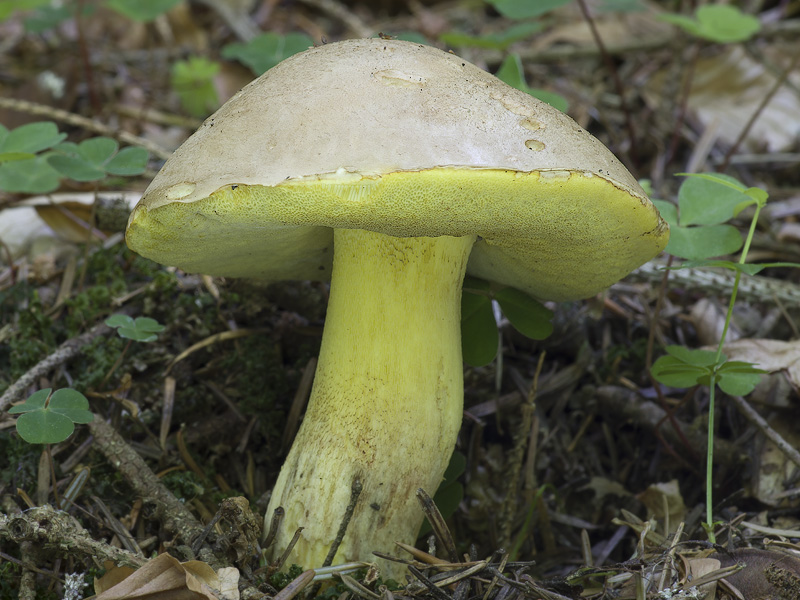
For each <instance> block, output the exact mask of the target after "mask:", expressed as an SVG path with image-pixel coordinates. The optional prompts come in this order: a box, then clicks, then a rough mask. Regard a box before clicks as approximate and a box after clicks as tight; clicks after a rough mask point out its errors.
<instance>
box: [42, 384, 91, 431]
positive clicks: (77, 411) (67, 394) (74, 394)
mask: <svg viewBox="0 0 800 600" xmlns="http://www.w3.org/2000/svg"><path fill="white" fill-rule="evenodd" d="M49 409H50V410H52V411H53V412H55V413H58V414H60V415H63V416H65V417H67V418H68V419H69V420H70V421H72V422H73V423H91V422H92V420H93V419H94V415H93V414H92V413H91V411H90V410H89V401H88V400H87V399H86V396H84V395H83V394H81V393H80V392H78V391H76V390H73V389H70V388H63V389H60V390H56V391H55V392H53V395H52V396H50V404H49Z"/></svg>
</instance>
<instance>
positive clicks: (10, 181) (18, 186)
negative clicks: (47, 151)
mask: <svg viewBox="0 0 800 600" xmlns="http://www.w3.org/2000/svg"><path fill="white" fill-rule="evenodd" d="M60 179H61V175H60V174H59V172H58V171H56V170H55V169H53V167H51V166H50V165H49V164H48V162H47V159H46V157H45V156H43V155H40V156H36V157H35V158H29V159H26V160H18V161H14V162H7V163H3V164H1V165H0V190H3V191H5V192H16V193H22V194H46V193H48V192H52V191H53V190H55V189H58V185H59V181H60Z"/></svg>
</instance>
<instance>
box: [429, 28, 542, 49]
mask: <svg viewBox="0 0 800 600" xmlns="http://www.w3.org/2000/svg"><path fill="white" fill-rule="evenodd" d="M543 27H544V25H543V24H542V23H540V22H539V21H528V22H525V23H515V24H514V25H512V26H511V27H508V28H506V29H504V30H503V31H500V32H496V33H488V34H484V35H470V34H468V33H461V32H458V31H451V32H448V33H443V34H442V35H440V36H439V39H440V40H441V41H443V42H444V43H445V44H447V45H449V46H456V47H463V46H472V47H475V48H486V49H489V50H500V51H504V50H505V49H506V48H508V47H509V46H510V45H511V44H513V43H514V42H518V41H520V40H524V39H526V38H528V37H530V36H532V35H533V34H534V33H537V32H539V31H541V30H542V28H543Z"/></svg>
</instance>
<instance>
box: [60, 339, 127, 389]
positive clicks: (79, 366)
mask: <svg viewBox="0 0 800 600" xmlns="http://www.w3.org/2000/svg"><path fill="white" fill-rule="evenodd" d="M124 347H125V341H124V340H122V339H120V338H119V337H117V336H116V335H114V334H113V333H112V334H109V335H108V336H105V337H100V338H96V339H94V340H92V342H91V343H89V344H88V345H87V346H84V347H83V348H82V349H81V352H80V355H79V356H78V357H76V359H74V362H73V367H72V369H71V372H72V375H73V376H74V377H75V380H74V381H73V383H72V387H74V388H75V389H78V390H90V389H97V387H98V386H99V385H100V383H101V382H102V381H103V379H104V378H105V376H106V375H107V374H108V372H109V371H110V370H111V367H112V366H114V363H115V362H116V361H117V359H118V358H119V355H120V354H121V353H122V350H123V348H124ZM122 372H124V371H122ZM116 375H117V377H118V376H119V375H120V371H118V372H117V374H116ZM107 387H114V386H113V384H112V382H109V385H108V386H107Z"/></svg>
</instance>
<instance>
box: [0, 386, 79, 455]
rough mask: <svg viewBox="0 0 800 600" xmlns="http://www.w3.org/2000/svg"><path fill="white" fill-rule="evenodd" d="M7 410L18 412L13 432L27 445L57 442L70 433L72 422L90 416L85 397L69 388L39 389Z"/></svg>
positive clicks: (73, 423) (10, 412) (73, 428)
mask: <svg viewBox="0 0 800 600" xmlns="http://www.w3.org/2000/svg"><path fill="white" fill-rule="evenodd" d="M8 412H9V414H12V415H17V414H18V415H20V417H19V418H18V419H17V423H16V427H17V433H19V435H20V437H21V438H22V439H23V440H25V441H26V442H28V443H29V444H58V443H59V442H63V441H64V440H65V439H67V438H68V437H69V436H71V435H72V433H73V432H74V431H75V424H76V423H91V422H92V419H93V418H94V416H93V415H92V413H91V412H90V411H89V401H88V400H87V399H86V396H84V395H83V394H81V393H80V392H78V391H76V390H73V389H70V388H63V389H60V390H56V391H55V392H54V391H53V390H52V388H46V389H44V390H39V391H38V392H35V393H34V394H32V395H31V396H30V397H29V398H28V399H27V400H26V401H25V402H23V403H22V404H18V405H17V406H13V407H11V409H10V410H9V411H8Z"/></svg>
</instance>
